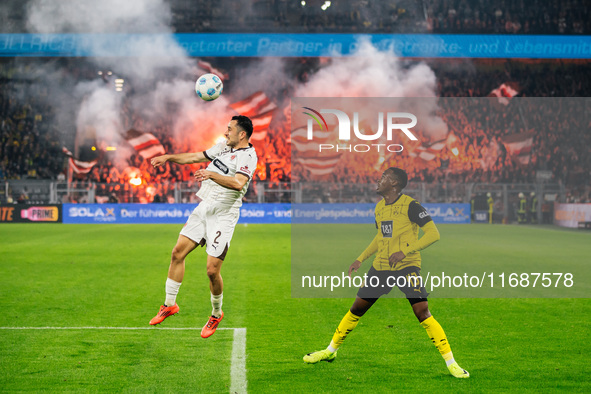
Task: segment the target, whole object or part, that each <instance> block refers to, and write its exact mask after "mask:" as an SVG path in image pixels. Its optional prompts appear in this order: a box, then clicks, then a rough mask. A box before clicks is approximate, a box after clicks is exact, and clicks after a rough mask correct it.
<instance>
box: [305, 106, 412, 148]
mask: <svg viewBox="0 0 591 394" xmlns="http://www.w3.org/2000/svg"><path fill="white" fill-rule="evenodd" d="M303 108H304V109H306V110H308V111H309V112H304V114H306V115H308V116H310V118H311V119H308V123H307V130H306V131H307V134H306V137H307V139H308V140H310V141H311V140H314V121H315V122H316V124H318V126H319V127H320V131H321V132H325V131H328V124H327V122H326V119H324V117H323V116H322V114H330V115H334V116H336V119H337V122H338V140H339V142H341V141H345V142H347V141H350V140H351V138H352V136H353V135H354V136H355V137H356V138H357V139H359V140H362V141H376V140H378V139H380V138H382V136H383V135H384V131H385V134H386V139H387V140H388V141H392V140H393V137H394V132H395V131H399V132H402V133H403V134H404V135H405V136H406V137H407V138H408V139H410V140H411V141H417V140H418V138H417V137H416V136H415V135H414V134H413V133H412V131H411V130H410V129H412V128H413V127H414V126H416V125H417V117H416V116H415V115H413V114H411V113H409V112H387V113H385V114H384V112H378V114H377V117H378V127H377V130H376V131H375V132H374V133H369V134H366V133H365V132H364V130H362V129H361V128H360V126H359V119H360V117H359V112H353V121H352V122H351V118H350V117H349V115H348V114H347V113H346V112H344V111H341V110H338V109H321V110H320V111H316V110H315V109H312V108H310V107H303ZM351 130H352V132H351ZM381 148H383V149H384V150H387V151H388V152H402V150H403V149H404V147H403V146H402V145H400V144H356V145H348V146H342V145H338V144H325V143H322V144H319V146H318V150H319V152H322V151H326V150H336V151H337V152H338V151H342V150H347V151H349V152H353V151H354V152H368V151H370V150H372V149H376V150H377V151H378V152H379V151H380V149H381Z"/></svg>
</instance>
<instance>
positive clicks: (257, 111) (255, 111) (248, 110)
mask: <svg viewBox="0 0 591 394" xmlns="http://www.w3.org/2000/svg"><path fill="white" fill-rule="evenodd" d="M230 108H232V109H233V110H234V111H236V112H238V113H239V114H240V115H244V116H248V117H249V118H250V117H253V116H258V115H261V114H264V113H267V112H269V111H273V110H275V109H276V108H277V106H276V105H275V103H273V102H272V101H271V100H270V99H269V98H268V97H267V95H266V94H265V93H264V92H256V93H254V94H252V95H250V96H248V97H247V98H245V99H244V100H242V101H238V102H237V103H233V104H230Z"/></svg>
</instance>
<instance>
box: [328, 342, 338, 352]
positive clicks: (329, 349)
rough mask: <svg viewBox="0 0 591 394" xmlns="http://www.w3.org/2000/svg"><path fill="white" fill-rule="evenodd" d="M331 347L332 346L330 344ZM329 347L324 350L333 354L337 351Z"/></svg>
mask: <svg viewBox="0 0 591 394" xmlns="http://www.w3.org/2000/svg"><path fill="white" fill-rule="evenodd" d="M331 345H332V344H331ZM331 345H328V347H327V348H326V349H327V350H328V351H329V352H331V353H334V352H336V351H337V349H335V348H334V347H332V346H331Z"/></svg>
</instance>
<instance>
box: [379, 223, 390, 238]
mask: <svg viewBox="0 0 591 394" xmlns="http://www.w3.org/2000/svg"><path fill="white" fill-rule="evenodd" d="M381 228H382V237H384V238H392V220H383V221H382V222H381Z"/></svg>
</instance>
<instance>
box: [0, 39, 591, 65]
mask: <svg viewBox="0 0 591 394" xmlns="http://www.w3.org/2000/svg"><path fill="white" fill-rule="evenodd" d="M361 39H367V40H370V41H371V42H372V44H373V45H374V46H376V47H377V48H378V49H380V50H393V51H394V53H396V55H398V56H400V57H417V58H533V59H589V58H591V56H590V55H591V36H567V35H563V36H530V35H470V34H445V35H442V34H373V35H362V34H241V33H234V34H224V33H219V34H218V33H198V34H192V33H181V34H0V56H61V57H70V56H76V57H84V56H121V57H127V56H138V57H142V56H179V55H182V54H185V55H187V56H192V57H204V56H212V57H228V56H231V57H258V56H277V57H293V56H311V57H316V56H353V55H355V52H356V51H357V49H358V47H359V43H360V40H361ZM145 43H151V44H150V45H145ZM179 47H180V49H181V50H179Z"/></svg>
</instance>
